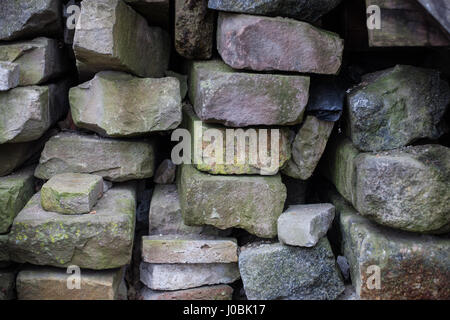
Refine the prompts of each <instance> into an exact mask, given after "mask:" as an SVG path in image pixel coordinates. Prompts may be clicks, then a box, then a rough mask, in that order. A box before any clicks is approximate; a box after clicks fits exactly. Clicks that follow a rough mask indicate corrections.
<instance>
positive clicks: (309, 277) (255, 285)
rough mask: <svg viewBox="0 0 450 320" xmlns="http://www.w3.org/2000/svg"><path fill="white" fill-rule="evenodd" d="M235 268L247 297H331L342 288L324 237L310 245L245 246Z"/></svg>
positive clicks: (289, 298)
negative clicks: (311, 246)
mask: <svg viewBox="0 0 450 320" xmlns="http://www.w3.org/2000/svg"><path fill="white" fill-rule="evenodd" d="M239 270H240V273H241V277H242V281H243V282H244V289H245V293H246V295H247V298H248V299H249V300H273V299H277V300H279V299H284V300H325V299H329V300H333V299H335V298H336V297H337V296H339V294H341V293H342V292H343V291H344V283H343V282H342V280H341V278H340V277H339V271H338V270H337V267H336V263H335V260H334V256H333V253H332V252H331V247H330V244H329V242H328V240H327V239H326V238H323V239H322V240H320V241H319V243H318V244H317V245H316V246H315V247H314V248H300V247H290V246H285V245H282V244H280V243H273V244H252V245H249V246H245V247H243V248H242V251H241V254H240V256H239Z"/></svg>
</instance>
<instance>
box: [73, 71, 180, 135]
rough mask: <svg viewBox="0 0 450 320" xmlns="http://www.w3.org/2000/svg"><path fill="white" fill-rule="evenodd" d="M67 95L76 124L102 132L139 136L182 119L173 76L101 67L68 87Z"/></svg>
mask: <svg viewBox="0 0 450 320" xmlns="http://www.w3.org/2000/svg"><path fill="white" fill-rule="evenodd" d="M69 99H70V106H71V111H72V118H73V121H74V122H75V125H76V126H78V127H80V128H85V129H89V130H92V131H94V132H97V133H98V134H100V135H103V136H109V137H130V136H139V135H143V134H147V133H149V132H154V131H164V130H171V129H175V128H176V127H178V125H179V124H180V123H181V97H180V83H179V81H178V80H177V79H176V78H163V79H151V78H146V79H142V78H137V77H133V76H132V75H129V74H127V73H122V72H114V71H103V72H99V73H97V74H96V75H95V77H94V79H92V80H90V81H88V82H85V83H83V84H80V85H79V86H78V87H75V88H72V89H70V94H69Z"/></svg>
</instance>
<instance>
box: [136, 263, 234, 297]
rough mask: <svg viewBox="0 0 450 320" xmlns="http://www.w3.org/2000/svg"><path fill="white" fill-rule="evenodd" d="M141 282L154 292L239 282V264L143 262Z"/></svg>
mask: <svg viewBox="0 0 450 320" xmlns="http://www.w3.org/2000/svg"><path fill="white" fill-rule="evenodd" d="M140 275H141V281H142V283H144V284H145V285H146V286H147V287H148V288H150V289H152V290H168V291H174V290H183V289H190V288H195V287H201V286H205V285H215V284H226V283H233V282H235V281H236V280H239V278H240V275H239V269H238V266H237V263H207V264H150V263H145V262H142V263H141V266H140Z"/></svg>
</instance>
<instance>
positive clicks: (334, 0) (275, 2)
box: [208, 0, 341, 22]
mask: <svg viewBox="0 0 450 320" xmlns="http://www.w3.org/2000/svg"><path fill="white" fill-rule="evenodd" d="M340 2H341V0H256V1H255V0H209V2H208V7H209V8H211V9H215V10H221V11H230V12H238V13H248V14H255V15H261V16H274V17H276V16H281V17H290V18H294V19H298V20H303V21H309V22H314V21H316V20H317V19H319V18H320V17H321V16H322V15H324V14H325V13H328V12H329V11H331V10H332V9H334V8H335V7H336V6H337V5H338V4H339V3H340Z"/></svg>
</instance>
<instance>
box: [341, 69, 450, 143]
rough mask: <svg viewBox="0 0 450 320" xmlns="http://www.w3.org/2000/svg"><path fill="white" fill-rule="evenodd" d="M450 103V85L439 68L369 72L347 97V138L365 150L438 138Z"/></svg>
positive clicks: (441, 132) (442, 130) (442, 129)
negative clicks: (436, 69)
mask: <svg viewBox="0 0 450 320" xmlns="http://www.w3.org/2000/svg"><path fill="white" fill-rule="evenodd" d="M449 103H450V87H449V85H448V83H447V82H445V81H444V80H442V79H441V78H440V75H439V72H437V71H435V70H431V69H422V68H417V67H413V66H405V65H397V66H396V67H395V68H392V69H388V70H384V71H380V72H376V73H372V74H368V75H366V76H365V77H364V78H363V82H362V83H361V84H360V85H359V86H358V87H356V88H354V89H353V90H352V91H351V92H350V93H349V95H348V104H347V110H348V114H349V116H348V119H347V120H348V135H349V136H350V137H351V139H352V142H353V144H354V145H355V146H356V147H357V148H358V149H360V150H362V151H380V150H390V149H395V148H398V147H402V146H405V145H408V144H410V143H412V142H413V141H415V140H417V139H420V138H430V139H437V138H439V137H440V136H441V135H442V134H443V132H444V129H445V128H444V125H443V123H442V122H443V116H444V113H445V111H446V109H447V106H448V104H449Z"/></svg>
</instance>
